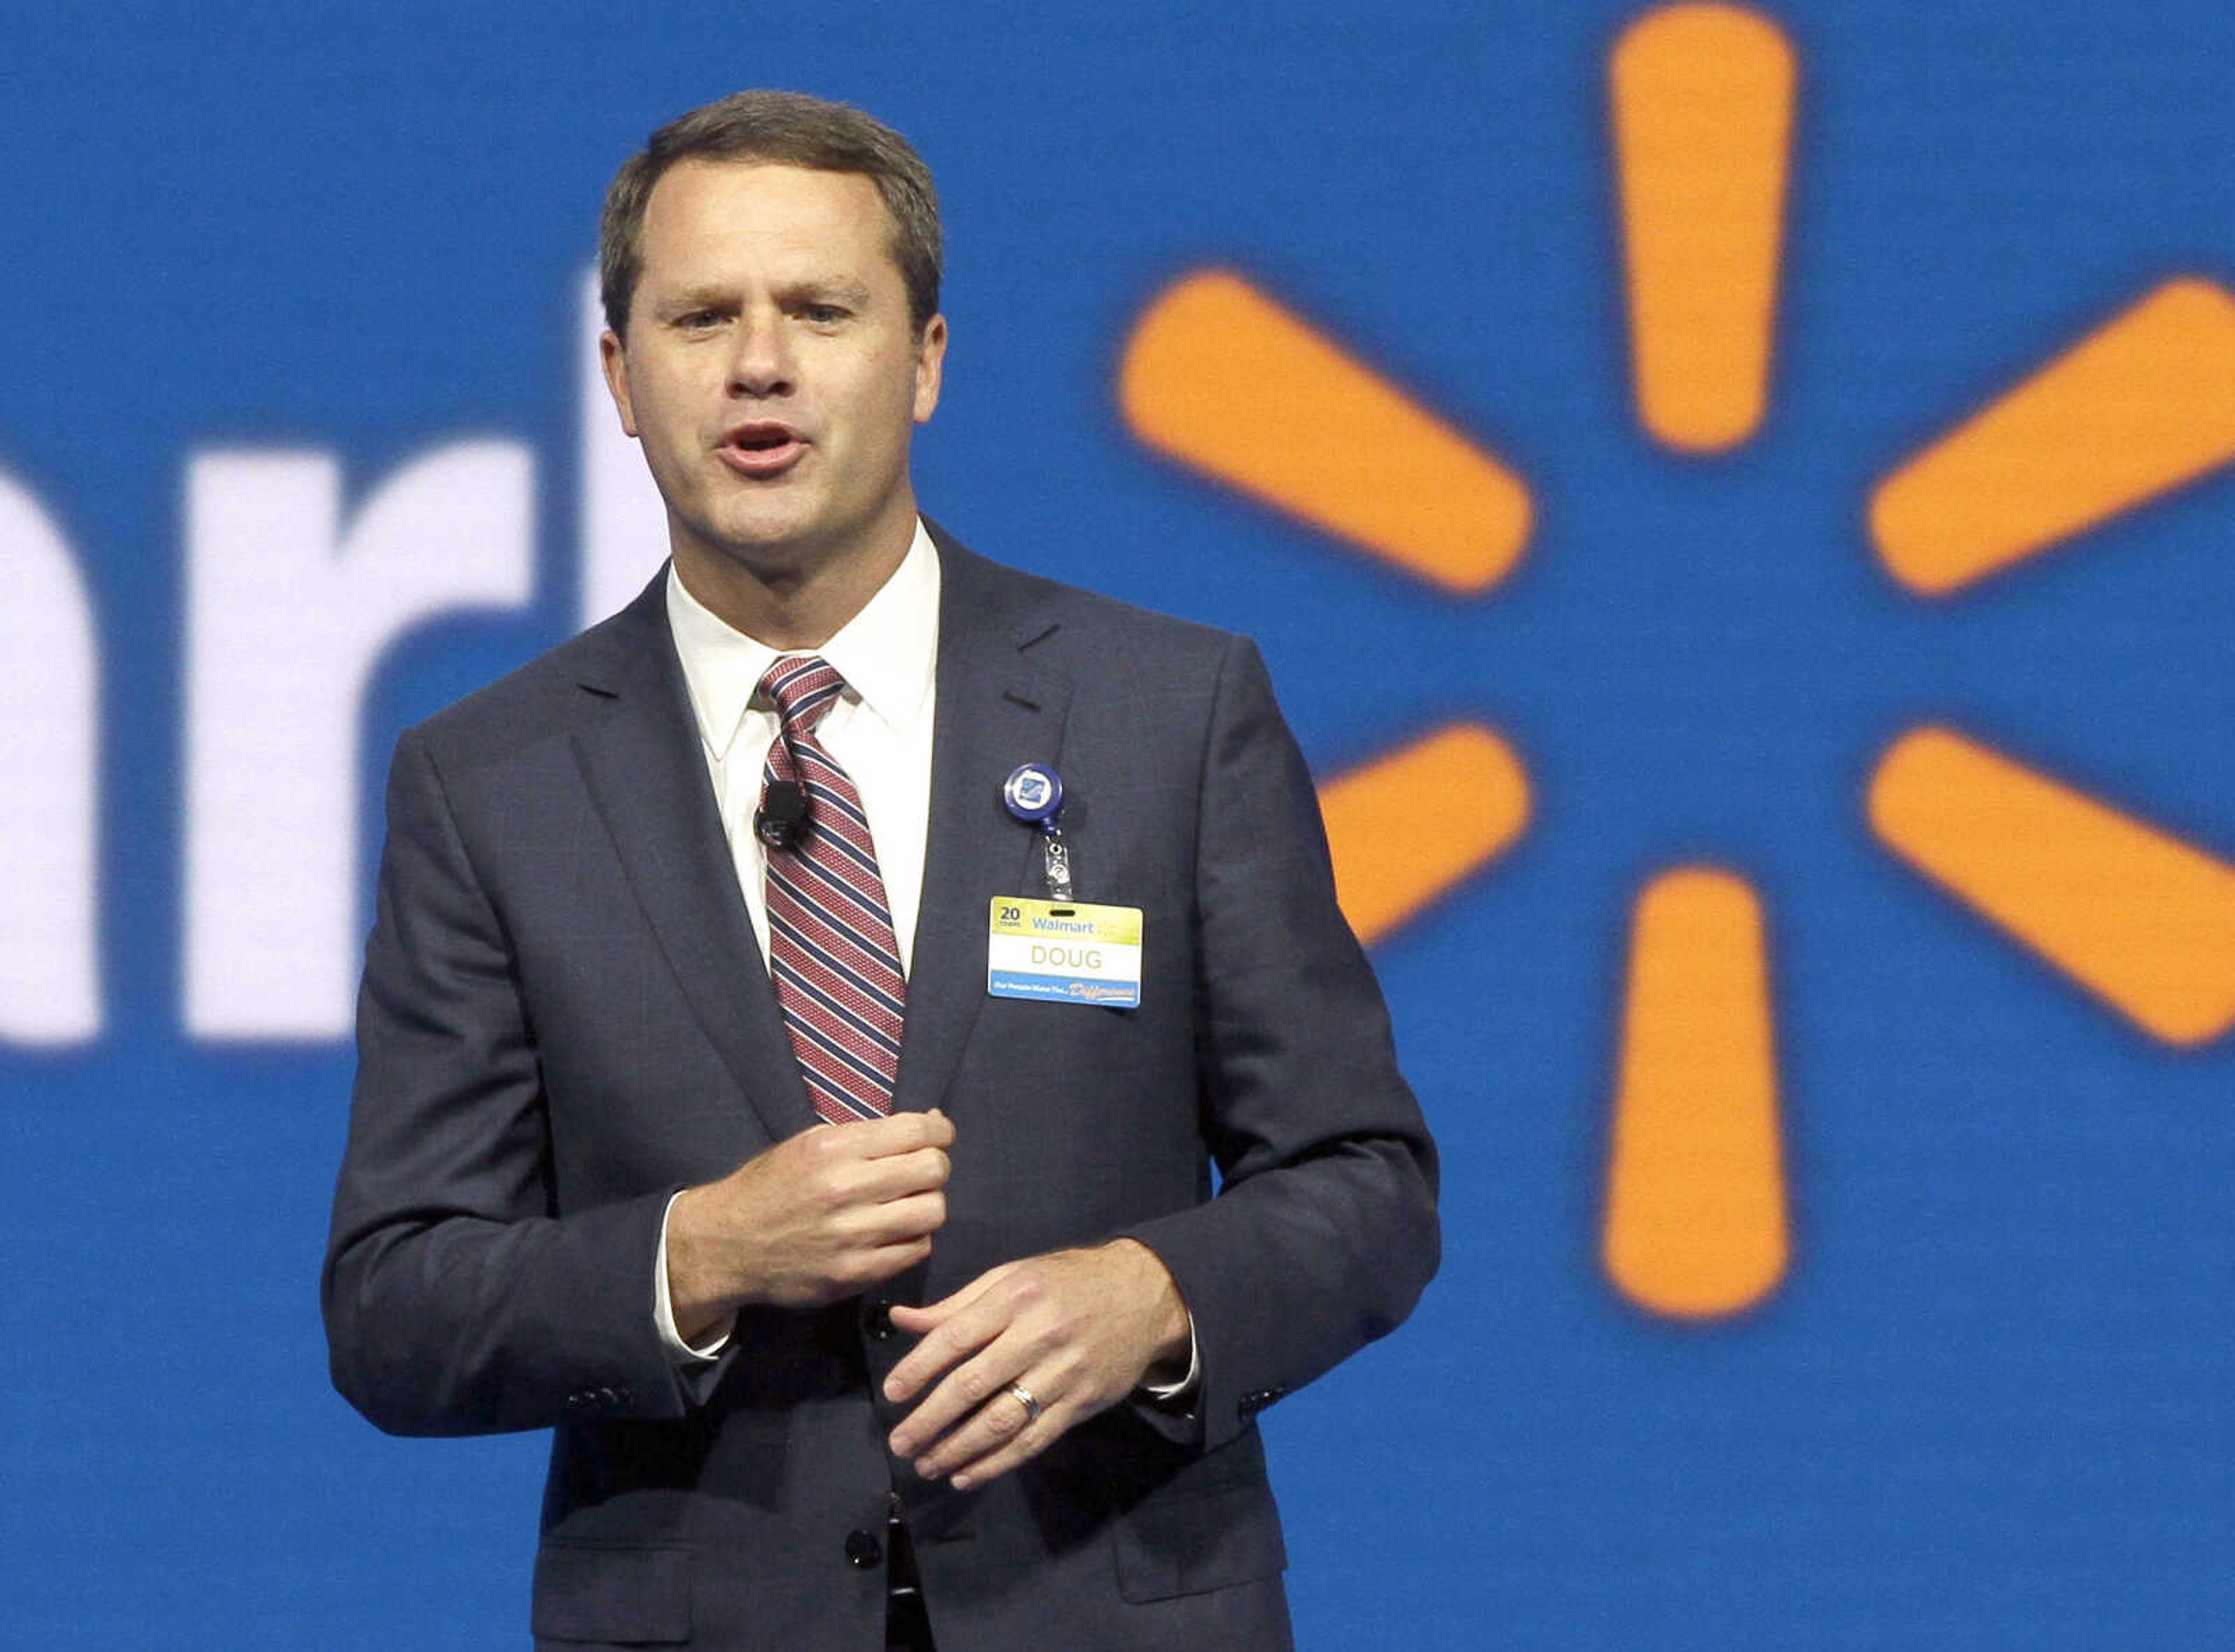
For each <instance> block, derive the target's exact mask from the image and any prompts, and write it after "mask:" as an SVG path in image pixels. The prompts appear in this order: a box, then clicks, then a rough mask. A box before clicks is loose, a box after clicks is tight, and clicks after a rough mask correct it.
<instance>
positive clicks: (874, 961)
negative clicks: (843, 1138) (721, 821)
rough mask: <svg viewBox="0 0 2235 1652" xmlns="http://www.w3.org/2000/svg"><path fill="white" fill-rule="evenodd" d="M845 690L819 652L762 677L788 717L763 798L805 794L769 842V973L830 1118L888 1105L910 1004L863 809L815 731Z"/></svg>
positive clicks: (839, 1120) (883, 1110)
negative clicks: (800, 814) (789, 788)
mask: <svg viewBox="0 0 2235 1652" xmlns="http://www.w3.org/2000/svg"><path fill="white" fill-rule="evenodd" d="M845 686H846V679H845V678H842V677H841V676H839V675H838V673H837V672H836V671H834V670H832V669H831V668H830V667H829V665H826V664H824V663H823V660H822V659H819V658H817V657H816V656H813V655H794V656H791V657H790V658H787V659H779V660H777V662H776V664H774V665H770V667H769V668H768V671H767V672H766V674H764V676H763V677H762V678H761V681H760V692H762V693H764V694H765V695H767V696H768V698H770V700H772V701H773V702H775V705H776V708H777V716H778V717H779V718H781V719H782V726H781V727H780V728H779V729H778V730H777V737H776V739H775V741H774V742H773V743H772V744H770V746H769V751H768V763H767V764H766V766H765V767H764V769H763V770H762V771H761V796H762V800H763V803H764V806H765V803H766V801H767V796H768V789H769V787H770V785H771V784H772V783H776V782H777V781H790V782H793V783H796V784H797V785H799V786H800V787H802V788H803V790H805V792H806V794H807V818H806V821H805V823H804V829H803V830H800V831H797V832H796V833H794V834H793V836H792V838H791V841H790V842H788V843H783V844H778V845H776V846H773V847H771V848H770V849H768V921H769V974H770V976H771V977H772V978H773V979H774V980H775V982H776V995H777V1002H778V1003H779V1004H780V1005H781V1006H783V1021H784V1027H785V1030H786V1031H787V1032H788V1033H790V1035H791V1047H792V1051H793V1052H794V1053H795V1054H796V1055H797V1056H798V1058H799V1070H800V1072H802V1073H803V1075H804V1076H805V1078H806V1079H807V1093H808V1095H809V1098H812V1100H813V1101H814V1103H815V1111H816V1113H817V1114H819V1115H820V1116H821V1117H822V1118H823V1122H824V1123H825V1124H845V1123H847V1122H848V1121H849V1120H851V1119H856V1118H882V1117H883V1116H884V1115H885V1114H887V1113H889V1112H891V1111H892V1110H893V1078H894V1075H895V1073H897V1072H899V1071H900V1065H901V1016H902V1014H903V1013H904V1011H905V1008H906V1006H907V1002H908V982H907V981H906V980H905V979H904V978H903V977H902V976H901V955H900V949H899V947H896V946H895V945H894V944H893V918H892V911H891V908H888V906H887V905H886V904H885V882H884V880H883V879H882V878H881V877H880V876H878V875H877V855H876V850H875V849H874V848H873V847H872V846H871V844H870V842H869V820H868V816H866V815H864V814H863V813H862V799H861V796H860V794H858V793H857V792H855V790H854V783H853V781H852V780H850V779H849V778H848V777H847V774H846V771H845V770H843V769H842V768H840V767H839V766H838V765H837V764H836V763H833V762H832V761H831V760H830V754H829V752H827V751H824V750H823V748H822V746H821V745H819V744H816V738H815V730H816V725H817V724H820V723H821V722H822V721H823V713H824V712H826V711H829V709H830V708H831V707H832V706H833V705H836V704H837V702H838V693H839V691H840V690H841V689H842V688H844V687H845Z"/></svg>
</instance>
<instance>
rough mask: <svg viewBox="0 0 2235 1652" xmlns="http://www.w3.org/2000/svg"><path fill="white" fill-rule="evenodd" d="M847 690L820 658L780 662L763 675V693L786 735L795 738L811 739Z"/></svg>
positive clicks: (792, 658) (798, 656)
mask: <svg viewBox="0 0 2235 1652" xmlns="http://www.w3.org/2000/svg"><path fill="white" fill-rule="evenodd" d="M845 686H846V679H845V678H842V677H841V676H840V675H839V674H838V672H837V671H836V668H835V667H833V666H832V665H830V664H829V662H828V661H827V660H825V659H823V657H822V656H821V655H820V654H794V655H791V656H789V657H788V658H785V659H779V660H777V662H776V663H775V664H774V665H770V667H769V668H768V670H767V671H765V672H763V673H762V674H761V683H760V689H761V692H762V693H764V694H765V695H767V696H768V697H769V698H770V700H771V701H773V702H774V703H775V705H776V712H777V717H778V718H781V719H782V720H783V731H784V733H785V734H786V735H787V736H789V737H792V738H798V737H801V736H812V735H813V734H814V732H815V725H816V724H818V723H820V722H821V721H822V720H823V713H824V712H825V711H829V709H830V708H831V707H832V706H833V705H836V704H837V701H838V692H839V691H840V690H841V689H842V688H844V687H845Z"/></svg>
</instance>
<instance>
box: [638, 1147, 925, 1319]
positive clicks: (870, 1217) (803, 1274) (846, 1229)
mask: <svg viewBox="0 0 2235 1652" xmlns="http://www.w3.org/2000/svg"><path fill="white" fill-rule="evenodd" d="M953 1143H954V1125H953V1124H950V1123H949V1122H948V1121H947V1116H946V1115H945V1114H944V1113H941V1112H928V1113H912V1112H911V1113H895V1114H893V1115H892V1117H890V1118H871V1119H864V1120H863V1121H862V1122H861V1123H859V1124H832V1125H821V1126H818V1127H816V1129H813V1130H809V1131H805V1132H803V1134H800V1135H797V1136H795V1137H791V1139H790V1140H789V1141H784V1142H779V1143H777V1144H776V1145H775V1146H774V1147H771V1148H770V1149H769V1150H768V1151H766V1152H764V1153H761V1154H758V1155H757V1156H756V1157H752V1158H749V1159H747V1160H746V1161H745V1162H744V1164H740V1165H739V1166H738V1167H737V1169H736V1170H732V1171H731V1172H730V1173H729V1175H727V1176H725V1177H723V1178H722V1179H721V1180H720V1181H718V1182H709V1183H706V1184H705V1185H704V1186H703V1187H695V1188H689V1189H686V1190H685V1191H684V1192H683V1193H681V1194H680V1195H678V1196H677V1198H676V1201H675V1205H674V1209H673V1210H672V1211H671V1212H670V1213H669V1216H668V1221H667V1283H668V1292H669V1295H670V1297H671V1298H672V1302H673V1305H674V1308H675V1326H676V1329H677V1330H678V1332H680V1333H681V1334H682V1336H683V1339H684V1341H686V1342H691V1343H698V1342H702V1341H705V1339H706V1336H707V1335H708V1334H709V1333H711V1332H712V1331H714V1330H715V1329H717V1328H719V1327H720V1326H722V1325H723V1324H724V1322H725V1321H728V1320H729V1319H730V1318H731V1316H732V1315H734V1314H736V1313H737V1309H738V1308H742V1307H744V1305H746V1304H747V1303H749V1302H770V1303H775V1304H777V1305H779V1306H782V1307H785V1308H816V1307H820V1306H821V1305H822V1304H823V1303H824V1302H831V1301H836V1300H837V1299H838V1298H840V1297H842V1296H850V1295H853V1294H854V1293H855V1292H856V1291H858V1290H861V1289H862V1288H864V1287H865V1286H868V1285H873V1284H875V1282H877V1281H879V1280H881V1279H889V1278H891V1277H892V1276H893V1275H895V1274H897V1273H899V1272H901V1270H902V1269H908V1268H913V1267H914V1266H915V1264H916V1263H918V1262H921V1261H922V1260H923V1259H924V1258H925V1257H926V1256H927V1255H930V1254H931V1236H932V1235H933V1234H934V1233H935V1232H937V1231H938V1230H939V1227H940V1224H941V1223H944V1222H945V1221H946V1220H947V1195H946V1194H945V1193H944V1192H943V1191H941V1190H942V1189H943V1188H945V1186H946V1185H947V1148H948V1147H949V1146H950V1145H951V1144H953Z"/></svg>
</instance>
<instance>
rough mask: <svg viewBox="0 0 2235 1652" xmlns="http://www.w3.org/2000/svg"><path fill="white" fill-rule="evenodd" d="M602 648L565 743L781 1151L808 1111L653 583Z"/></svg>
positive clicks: (665, 943) (658, 930) (708, 1025)
mask: <svg viewBox="0 0 2235 1652" xmlns="http://www.w3.org/2000/svg"><path fill="white" fill-rule="evenodd" d="M606 638H607V639H608V644H607V646H606V648H605V649H604V650H603V651H602V652H600V654H599V655H598V656H596V657H595V659H594V660H593V665H592V666H591V667H590V668H589V669H587V670H585V671H584V672H582V673H581V685H582V688H583V690H584V691H585V692H587V693H588V694H591V695H594V696H596V697H597V698H600V699H603V700H606V701H607V702H608V705H606V708H605V715H603V716H602V717H599V718H594V719H592V720H590V721H589V722H588V723H587V724H586V725H585V727H584V728H583V730H582V731H580V733H578V734H577V735H576V736H575V740H574V746H575V751H576V753H577V755H578V757H579V758H580V763H581V767H582V773H583V776H584V778H585V779H586V780H587V783H588V785H589V788H590V791H591V795H592V796H593V797H594V798H595V799H596V801H597V804H598V808H599V810H600V813H601V814H602V815H603V816H604V817H605V822H606V829H608V830H609V831H610V832H611V833H612V834H613V848H614V849H615V851H616V852H617V853H618V854H619V857H620V862H621V866H622V869H623V870H624V871H625V872H626V875H627V877H628V881H629V885H630V887H631V888H632V890H633V891H634V892H635V895H636V898H637V902H638V904H639V906H640V907H641V908H643V910H644V914H645V916H646V919H647V920H648V921H650V922H651V925H652V932H653V934H655V935H657V936H658V938H659V947H660V950H661V951H662V952H663V953H664V954H665V955H666V958H667V961H668V964H669V966H670V967H672V969H673V970H674V972H675V978H676V980H678V982H679V983H680V984H681V986H682V988H683V993H684V995H685V998H686V999H687V1000H689V1001H690V1004H691V1011H692V1013H694V1014H695V1015H696V1016H697V1017H698V1023H699V1025H700V1026H703V1027H704V1028H705V1032H706V1036H707V1037H708V1038H709V1039H711V1040H712V1042H713V1045H714V1047H715V1048H716V1049H717V1050H718V1051H719V1052H720V1053H721V1057H722V1059H723V1061H724V1064H726V1065H728V1067H729V1069H730V1072H731V1074H732V1075H733V1076H734V1077H735V1078H737V1086H738V1088H739V1089H741V1090H742V1091H744V1094H745V1098H746V1099H747V1100H748V1101H749V1102H750V1104H751V1105H752V1107H753V1111H755V1112H757V1114H758V1115H759V1116H760V1119H761V1123H762V1124H764V1126H765V1127H766V1128H767V1130H768V1132H769V1134H770V1137H773V1138H774V1139H776V1140H778V1141H781V1140H783V1138H784V1137H788V1136H794V1135H796V1134H797V1133H798V1132H799V1131H803V1130H805V1129H807V1128H808V1127H809V1126H810V1125H812V1124H814V1123H815V1122H816V1121H815V1112H814V1109H813V1108H812V1106H811V1105H809V1102H808V1099H807V1089H806V1085H804V1083H803V1082H802V1080H801V1078H800V1077H799V1067H798V1064H797V1062H796V1060H795V1059H794V1058H793V1055H792V1052H791V1046H790V1041H789V1040H788V1039H786V1038H785V1036H784V1031H783V1018H782V1016H781V1014H780V1013H779V1012H778V1010H777V1001H776V993H775V990H774V988H773V987H770V984H769V979H768V970H767V968H766V967H765V966H764V965H763V964H762V962H761V953H760V943H759V942H758V941H757V940H755V938H754V935H753V928H752V920H751V919H750V917H749V916H748V915H747V914H746V912H745V905H744V897H743V896H742V895H740V894H739V893H738V890H737V869H736V866H735V864H734V862H732V861H731V856H730V845H729V842H728V840H727V838H726V836H724V832H723V829H722V821H721V816H720V811H719V810H718V808H717V807H716V805H715V802H714V792H713V788H712V786H711V784H709V783H708V781H707V777H706V760H705V756H704V755H703V754H702V753H701V752H700V751H699V749H698V724H697V722H696V720H695V719H694V718H693V717H692V714H691V700H690V692H689V690H688V689H687V688H686V687H685V685H684V681H683V667H682V663H681V662H680V661H679V660H678V659H677V658H676V654H675V645H674V643H673V641H672V638H671V637H670V635H669V632H668V626H667V607H666V576H665V574H662V575H661V576H660V577H659V578H658V579H656V580H653V581H652V584H651V585H650V586H649V587H646V591H645V593H644V594H643V595H641V596H639V598H638V599H637V600H635V601H634V602H632V603H631V604H630V605H629V606H628V607H627V608H626V609H625V610H623V611H622V613H620V614H619V615H618V616H617V617H616V618H615V619H614V620H613V622H612V624H611V626H610V627H609V628H608V630H607V631H606Z"/></svg>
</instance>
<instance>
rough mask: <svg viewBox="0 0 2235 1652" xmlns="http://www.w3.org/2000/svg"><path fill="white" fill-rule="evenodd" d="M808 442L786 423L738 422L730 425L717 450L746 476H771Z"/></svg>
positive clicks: (795, 457) (788, 464)
mask: <svg viewBox="0 0 2235 1652" xmlns="http://www.w3.org/2000/svg"><path fill="white" fill-rule="evenodd" d="M806 448H807V444H806V443H805V442H804V441H803V440H802V439H801V437H800V435H799V432H798V431H796V430H795V429H792V428H791V427H790V425H788V424H776V423H753V424H740V425H737V427H735V428H734V429H731V430H730V431H729V432H728V433H727V434H726V435H724V437H723V440H722V445H721V447H720V449H718V451H719V452H720V454H721V456H722V457H723V458H724V460H725V461H726V462H728V463H729V465H730V467H731V469H734V470H737V471H739V472H742V473H743V474H744V475H748V476H771V475H777V473H779V472H781V471H783V470H788V469H790V468H791V466H792V465H793V464H795V463H796V462H797V461H798V459H799V456H800V455H801V454H803V452H805V451H806Z"/></svg>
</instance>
